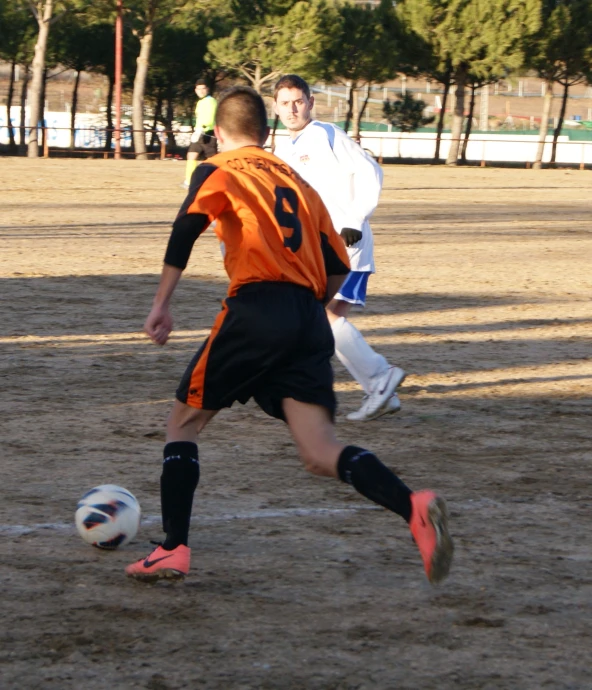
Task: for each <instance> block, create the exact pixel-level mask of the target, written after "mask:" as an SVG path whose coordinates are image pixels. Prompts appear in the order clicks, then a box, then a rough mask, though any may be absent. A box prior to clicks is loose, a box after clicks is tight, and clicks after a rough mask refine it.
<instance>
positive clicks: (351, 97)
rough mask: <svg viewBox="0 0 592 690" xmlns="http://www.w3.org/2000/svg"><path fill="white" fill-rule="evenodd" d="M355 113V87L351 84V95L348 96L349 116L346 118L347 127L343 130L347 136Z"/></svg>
mask: <svg viewBox="0 0 592 690" xmlns="http://www.w3.org/2000/svg"><path fill="white" fill-rule="evenodd" d="M353 112H354V85H353V84H350V86H349V93H348V94H347V114H346V116H345V125H344V126H343V129H344V130H345V133H346V134H347V130H348V129H349V126H350V124H351V120H352V113H353Z"/></svg>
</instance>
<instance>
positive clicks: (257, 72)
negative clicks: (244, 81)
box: [253, 64, 261, 94]
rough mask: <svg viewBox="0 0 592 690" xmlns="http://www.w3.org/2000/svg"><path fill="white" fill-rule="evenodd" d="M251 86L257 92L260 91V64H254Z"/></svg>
mask: <svg viewBox="0 0 592 690" xmlns="http://www.w3.org/2000/svg"><path fill="white" fill-rule="evenodd" d="M253 88H254V89H255V91H256V92H257V93H259V94H260V93H261V65H260V64H257V65H256V66H255V74H254V75H253Z"/></svg>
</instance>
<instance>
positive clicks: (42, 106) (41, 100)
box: [39, 67, 49, 150]
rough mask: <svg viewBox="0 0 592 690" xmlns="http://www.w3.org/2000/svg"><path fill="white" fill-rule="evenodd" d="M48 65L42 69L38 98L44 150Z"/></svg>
mask: <svg viewBox="0 0 592 690" xmlns="http://www.w3.org/2000/svg"><path fill="white" fill-rule="evenodd" d="M48 72H49V67H45V69H44V70H43V86H42V87H41V97H40V98H39V122H40V124H41V127H42V129H41V146H42V148H43V149H44V150H45V137H46V136H47V127H46V126H45V94H46V93H47V73H48Z"/></svg>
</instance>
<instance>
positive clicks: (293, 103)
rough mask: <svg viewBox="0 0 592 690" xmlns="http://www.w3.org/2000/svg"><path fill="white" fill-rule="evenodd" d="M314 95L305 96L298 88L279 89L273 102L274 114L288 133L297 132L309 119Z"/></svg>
mask: <svg viewBox="0 0 592 690" xmlns="http://www.w3.org/2000/svg"><path fill="white" fill-rule="evenodd" d="M313 105H314V96H311V97H310V98H307V97H306V94H305V93H303V91H301V90H300V89H288V88H284V89H280V90H279V91H278V95H277V98H276V100H275V103H274V108H275V112H276V114H277V115H278V116H279V118H280V120H281V121H282V124H283V125H284V127H285V128H286V129H287V130H288V131H289V132H290V133H294V134H295V133H296V132H299V131H300V130H301V129H304V128H305V127H306V125H307V124H308V123H309V122H310V121H311V119H312V118H311V114H310V113H311V110H312V107H313Z"/></svg>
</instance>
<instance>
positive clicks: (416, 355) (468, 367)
mask: <svg viewBox="0 0 592 690" xmlns="http://www.w3.org/2000/svg"><path fill="white" fill-rule="evenodd" d="M385 173H386V178H385V191H384V194H383V197H382V202H381V205H380V207H379V209H378V211H377V213H376V216H375V219H374V229H375V233H376V243H377V264H378V271H379V272H378V274H377V275H376V276H375V277H374V278H373V279H372V280H371V283H370V298H369V304H368V307H367V309H366V310H365V311H363V312H358V313H357V314H356V315H355V317H354V321H355V323H356V324H357V325H358V327H359V328H360V329H361V330H362V331H363V332H364V333H365V335H366V336H367V337H368V339H369V341H370V342H371V343H373V344H374V345H375V346H376V347H377V349H379V350H380V351H381V352H383V353H384V354H385V355H386V356H387V357H388V358H389V359H390V360H391V361H392V362H396V363H398V364H400V365H401V366H403V367H404V368H405V369H406V370H407V371H408V372H409V376H408V378H407V380H406V382H405V384H404V385H403V386H402V389H401V400H402V404H403V408H402V410H401V412H400V413H399V414H398V415H394V416H392V417H389V418H387V419H384V420H382V421H378V422H373V423H369V424H347V423H346V421H345V416H344V414H345V413H347V412H349V411H351V410H353V409H355V408H356V407H357V406H358V404H359V403H360V399H361V394H360V391H359V390H357V389H356V386H355V385H354V384H352V383H351V381H350V380H349V378H348V376H347V374H346V372H345V371H344V370H343V369H342V368H340V366H339V365H338V364H336V372H337V379H338V386H337V387H338V395H339V399H340V405H341V407H340V414H339V416H338V427H339V433H340V435H341V436H342V438H343V439H344V440H346V441H348V442H352V443H353V442H355V443H357V444H359V445H363V446H367V447H370V448H372V449H373V450H374V451H375V452H376V453H377V454H378V455H379V456H380V457H381V458H382V459H383V461H385V462H386V463H387V464H389V465H390V466H391V467H393V468H394V469H396V470H397V471H398V472H399V473H400V475H401V476H402V478H403V479H404V480H405V481H407V483H408V484H409V485H410V486H411V487H413V488H436V489H437V490H438V491H439V492H441V493H442V495H444V496H445V497H446V498H447V500H448V502H449V507H450V511H451V515H452V519H451V525H452V531H453V534H454V537H455V541H456V554H455V562H454V564H453V570H452V572H451V576H450V578H449V579H448V580H447V581H446V582H445V583H443V584H442V585H441V586H440V587H438V588H431V587H430V586H429V585H428V584H427V582H426V580H425V578H424V575H423V570H422V567H421V563H420V559H419V556H418V553H417V551H416V548H415V546H414V545H413V543H412V541H411V538H410V536H409V533H408V531H407V528H406V526H405V524H404V523H403V521H402V520H400V519H398V518H397V517H396V516H393V515H392V514H390V513H388V512H386V511H384V510H382V509H378V508H376V507H374V506H373V505H372V504H370V503H368V502H365V501H364V499H363V498H362V497H361V496H359V495H358V494H356V493H355V492H354V491H353V490H351V489H350V488H349V487H347V486H345V485H342V484H340V483H338V482H332V481H329V480H321V479H317V478H314V477H312V476H309V475H307V474H306V473H305V472H304V470H303V469H302V468H301V466H300V464H299V461H298V459H297V457H296V453H295V450H294V447H293V446H292V443H291V441H290V438H289V435H288V433H287V430H286V429H285V428H284V426H283V425H282V424H281V423H279V422H276V421H275V420H272V419H269V418H266V417H265V416H264V415H263V414H262V413H260V412H259V411H258V409H257V408H256V407H255V406H254V405H252V404H249V405H247V406H245V407H241V406H237V407H235V408H233V409H232V410H228V411H226V412H224V413H222V414H221V415H220V418H219V419H218V420H216V422H215V423H214V424H212V426H211V427H209V428H208V429H207V430H206V432H204V435H203V438H202V441H201V444H200V454H201V467H202V480H201V483H200V487H199V489H198V494H197V497H196V502H195V512H194V520H193V529H192V534H191V543H190V545H191V546H192V548H193V569H192V572H191V574H190V577H189V578H188V579H187V580H186V581H185V583H184V584H180V585H166V584H162V585H158V586H142V585H139V584H136V583H133V582H129V581H127V580H126V578H125V577H124V575H123V567H124V566H125V565H126V564H127V563H128V562H130V561H131V560H134V559H136V558H139V557H140V556H142V555H145V554H146V553H147V551H148V550H149V548H150V544H149V540H150V539H158V538H160V536H161V533H160V527H159V524H158V515H159V499H158V477H159V474H160V460H161V450H162V440H163V429H164V423H165V418H166V415H167V411H168V408H169V405H170V402H171V399H172V395H173V392H174V389H175V387H176V384H177V380H178V378H179V376H180V375H181V373H182V371H183V369H184V367H185V364H186V363H187V361H188V359H189V357H190V355H191V354H192V353H193V352H194V350H195V349H196V347H197V344H198V343H199V342H200V341H201V339H202V338H203V336H204V334H205V333H206V332H207V329H208V327H209V325H210V324H211V322H212V320H213V318H214V316H215V314H216V313H217V311H218V309H219V306H220V300H221V299H222V298H223V296H224V293H225V283H226V280H225V275H224V273H223V268H222V263H221V259H220V256H219V250H218V247H217V243H216V240H215V238H214V235H213V234H211V233H210V234H209V235H206V236H204V237H202V238H201V239H200V240H199V241H198V243H197V244H196V247H195V250H194V254H193V257H192V261H191V263H190V266H189V268H188V270H187V272H186V277H185V280H184V282H182V283H181V285H180V289H179V293H178V298H177V300H176V303H175V305H174V313H175V317H176V332H175V333H174V335H173V337H172V340H171V341H170V344H169V345H167V346H166V347H165V348H162V349H159V348H157V347H156V346H154V345H152V344H150V343H149V342H148V341H147V339H146V338H145V337H144V336H143V335H142V333H141V326H142V323H143V319H144V317H145V315H146V313H147V311H148V309H149V306H150V303H151V299H152V295H153V292H154V289H155V286H156V283H157V275H158V273H159V271H160V266H161V261H162V257H163V254H164V248H165V244H166V240H167V238H168V233H169V227H170V221H171V219H172V218H173V217H174V214H175V213H176V210H177V208H178V206H179V204H180V203H181V201H182V199H183V191H182V190H181V189H179V186H178V185H179V183H180V182H181V180H182V177H183V164H182V163H176V162H172V161H167V162H148V163H139V162H138V163H136V162H131V161H121V162H114V161H93V160H88V161H87V160H75V161H66V160H49V161H38V162H30V161H27V160H22V159H0V183H1V187H0V233H1V238H2V251H1V252H0V281H1V283H2V290H1V297H2V304H3V307H2V332H1V338H0V347H1V348H2V358H1V363H2V388H1V391H2V399H1V407H0V412H1V415H2V417H1V418H2V424H1V426H2V450H3V453H2V458H1V459H0V536H1V539H2V545H3V554H2V558H1V559H0V588H1V595H0V609H1V610H0V616H1V618H0V620H1V621H2V625H1V626H0V687H1V688H2V689H3V690H8V689H15V690H22V689H25V688H26V689H28V688H42V689H44V690H45V689H51V690H64V689H70V688H74V689H76V690H78V689H83V688H84V690H89V689H90V690H94V689H99V688H101V689H102V688H114V689H116V690H119V689H122V690H125V689H127V688H147V689H149V690H167V689H170V690H172V689H177V688H190V689H192V688H208V689H209V688H212V689H216V690H218V689H219V690H235V689H236V690H247V689H256V688H257V689H258V688H262V689H267V690H296V689H299V690H300V689H302V690H321V689H322V690H330V689H331V690H354V689H355V690H367V689H369V688H377V689H380V690H395V689H396V690H402V689H405V690H417V689H421V690H424V689H426V690H427V689H432V688H433V689H436V688H438V689H442V688H444V689H448V688H450V689H452V688H454V689H455V690H456V689H466V690H473V689H476V688H486V689H487V690H492V689H494V688H508V689H512V690H515V689H518V690H522V689H524V688H529V689H530V688H533V689H539V688H552V689H560V688H561V689H563V688H565V689H567V688H572V689H578V690H579V689H581V688H592V678H591V677H590V673H591V670H592V626H591V623H590V619H591V618H592V570H591V565H592V536H591V535H592V498H591V491H590V465H591V461H592V403H591V393H592V350H591V347H590V345H591V325H592V305H591V301H590V291H591V289H592V269H591V260H592V213H591V212H592V177H591V174H590V173H589V172H578V171H561V170H558V171H539V172H535V171H525V170H501V169H484V170H481V169H460V170H451V169H445V168H443V167H440V168H424V167H390V168H387V169H386V170H385ZM106 482H108V483H117V484H121V485H123V486H125V487H126V488H128V489H130V490H131V491H133V492H134V493H135V494H136V496H137V497H138V499H139V500H140V502H141V505H142V509H143V514H144V522H143V525H142V529H141V531H140V533H139V534H138V536H137V537H136V539H135V541H134V542H133V543H132V544H131V545H129V546H128V547H125V548H123V549H121V550H120V551H116V552H100V551H97V550H95V549H93V548H91V547H89V546H87V545H85V544H84V543H83V542H82V540H81V539H80V538H79V537H78V535H77V534H76V533H75V531H74V527H73V514H74V509H75V505H76V502H77V500H78V498H79V497H80V496H81V495H82V493H83V492H85V491H86V490H87V489H89V488H91V487H92V486H95V485H96V484H100V483H106Z"/></svg>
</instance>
